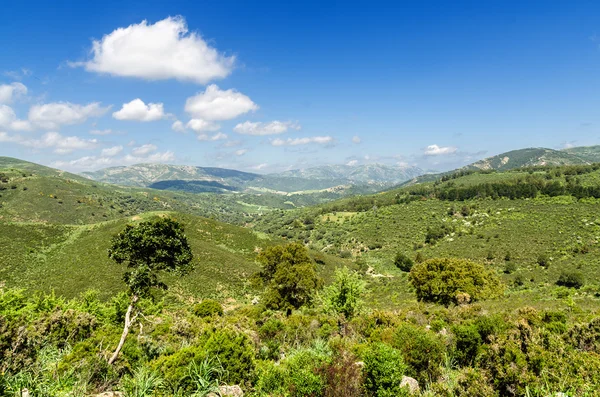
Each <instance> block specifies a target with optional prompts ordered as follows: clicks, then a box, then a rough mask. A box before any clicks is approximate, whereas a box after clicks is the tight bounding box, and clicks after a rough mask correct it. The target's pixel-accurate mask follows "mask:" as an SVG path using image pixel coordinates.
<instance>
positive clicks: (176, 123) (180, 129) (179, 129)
mask: <svg viewBox="0 0 600 397" xmlns="http://www.w3.org/2000/svg"><path fill="white" fill-rule="evenodd" d="M171 129H172V130H173V131H176V132H185V126H184V125H183V123H182V122H181V121H179V120H175V121H174V122H173V124H171Z"/></svg>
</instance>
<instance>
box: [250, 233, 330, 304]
mask: <svg viewBox="0 0 600 397" xmlns="http://www.w3.org/2000/svg"><path fill="white" fill-rule="evenodd" d="M257 259H258V261H259V263H261V265H262V269H261V271H260V272H259V273H258V274H257V277H258V280H259V281H260V282H262V283H263V284H264V285H265V286H266V291H265V294H264V303H265V305H266V306H267V307H269V308H272V309H277V310H286V311H288V312H289V311H291V310H292V309H298V308H299V307H301V306H303V305H305V304H307V303H310V302H311V301H312V298H313V295H314V292H315V291H316V290H317V289H318V288H320V287H321V285H322V280H321V279H320V278H319V276H318V275H317V271H316V267H315V264H314V262H313V261H312V259H311V258H310V256H309V255H308V251H307V249H306V248H305V247H304V246H303V245H301V244H298V243H292V244H288V245H285V246H274V247H269V248H267V249H265V250H264V251H262V252H261V253H260V254H259V255H258V258H257Z"/></svg>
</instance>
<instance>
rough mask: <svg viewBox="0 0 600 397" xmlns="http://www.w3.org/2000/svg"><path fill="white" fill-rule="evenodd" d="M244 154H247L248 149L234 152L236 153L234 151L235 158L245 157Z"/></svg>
mask: <svg viewBox="0 0 600 397" xmlns="http://www.w3.org/2000/svg"><path fill="white" fill-rule="evenodd" d="M246 153H248V149H239V150H236V151H235V155H236V156H243V155H245V154H246Z"/></svg>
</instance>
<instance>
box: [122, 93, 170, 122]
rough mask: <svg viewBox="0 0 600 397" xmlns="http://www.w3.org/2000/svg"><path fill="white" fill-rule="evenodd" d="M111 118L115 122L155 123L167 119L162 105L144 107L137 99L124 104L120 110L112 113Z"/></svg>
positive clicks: (150, 104)
mask: <svg viewBox="0 0 600 397" xmlns="http://www.w3.org/2000/svg"><path fill="white" fill-rule="evenodd" d="M112 116H113V117H114V118H115V119H117V120H130V121H156V120H160V119H164V118H165V117H167V115H166V114H165V110H164V106H163V104H162V103H149V104H147V105H146V104H145V103H144V101H142V100H141V99H139V98H137V99H134V100H133V101H131V102H129V103H124V104H123V107H122V108H121V110H119V111H116V112H114V113H113V114H112Z"/></svg>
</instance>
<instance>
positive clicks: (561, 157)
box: [399, 146, 600, 186]
mask: <svg viewBox="0 0 600 397" xmlns="http://www.w3.org/2000/svg"><path fill="white" fill-rule="evenodd" d="M595 162H600V146H581V147H575V148H569V149H563V150H555V149H548V148H525V149H518V150H511V151H509V152H505V153H501V154H498V155H495V156H491V157H487V158H485V159H482V160H479V161H476V162H474V163H472V164H469V165H466V166H464V167H461V168H459V169H458V170H452V171H447V172H442V173H439V174H435V173H431V174H427V175H420V176H417V177H416V178H413V179H411V180H408V181H406V182H404V183H401V184H400V185H399V186H403V185H414V184H418V183H424V182H430V181H435V180H437V179H440V178H441V177H442V176H444V175H451V174H452V173H454V172H456V171H463V170H483V171H508V170H513V169H518V168H524V167H536V166H560V165H581V164H591V163H595Z"/></svg>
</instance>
